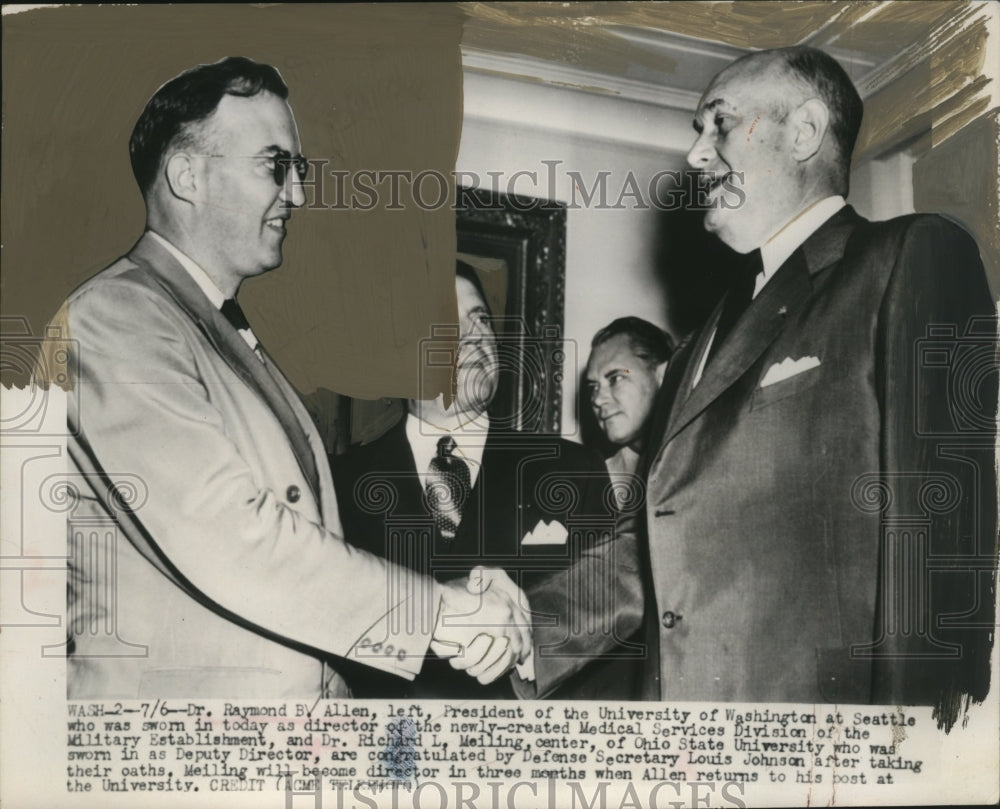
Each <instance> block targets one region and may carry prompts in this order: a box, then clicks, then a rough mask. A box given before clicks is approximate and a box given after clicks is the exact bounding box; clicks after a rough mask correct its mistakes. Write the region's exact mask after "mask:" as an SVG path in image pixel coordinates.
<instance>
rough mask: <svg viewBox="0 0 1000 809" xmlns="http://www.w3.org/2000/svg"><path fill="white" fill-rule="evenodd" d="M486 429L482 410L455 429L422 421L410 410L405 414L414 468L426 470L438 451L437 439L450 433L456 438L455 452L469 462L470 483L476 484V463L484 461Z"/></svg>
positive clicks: (486, 418) (488, 424)
mask: <svg viewBox="0 0 1000 809" xmlns="http://www.w3.org/2000/svg"><path fill="white" fill-rule="evenodd" d="M449 426H450V425H449ZM489 429H490V420H489V417H488V416H487V415H486V414H485V413H483V414H480V415H478V416H476V418H474V419H472V421H467V422H465V423H463V424H460V425H456V426H455V428H454V429H447V428H446V427H443V426H441V425H438V424H431V423H430V422H427V421H423V420H421V419H420V418H418V417H417V416H415V415H413V414H412V413H408V414H407V416H406V441H407V443H408V444H409V445H410V451H411V452H412V453H413V461H414V464H415V465H416V468H417V471H418V472H425V471H426V470H427V469H428V468H429V467H430V463H431V459H432V458H433V457H434V456H435V455H437V443H438V441H440V440H441V437H442V436H445V435H450V436H451V437H452V438H454V439H455V453H454V454H455V455H456V456H457V457H459V458H461V459H462V460H464V461H466V462H468V465H469V476H470V479H471V483H472V485H475V483H476V478H477V477H478V476H479V466H480V464H482V461H483V448H484V447H485V446H486V436H487V434H488V433H489Z"/></svg>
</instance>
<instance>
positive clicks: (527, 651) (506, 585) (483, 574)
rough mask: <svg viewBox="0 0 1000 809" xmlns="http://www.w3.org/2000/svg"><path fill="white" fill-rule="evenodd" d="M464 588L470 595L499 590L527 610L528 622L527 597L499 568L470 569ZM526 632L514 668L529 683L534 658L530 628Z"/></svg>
mask: <svg viewBox="0 0 1000 809" xmlns="http://www.w3.org/2000/svg"><path fill="white" fill-rule="evenodd" d="M466 587H467V589H468V591H469V592H470V593H479V592H482V591H483V590H487V589H499V590H500V591H501V592H504V593H506V594H507V595H508V596H510V598H511V599H512V600H513V601H514V602H515V603H517V604H520V605H522V606H523V607H524V609H525V610H528V620H529V621H530V616H531V612H530V608H529V605H528V596H527V595H525V593H524V591H523V590H521V588H520V587H518V586H517V585H516V584H514V580H513V579H511V577H510V576H508V575H507V572H506V571H504V570H502V569H501V568H498V567H490V568H487V567H482V566H481V565H478V566H476V567H474V568H472V571H471V572H470V573H469V583H468V585H466ZM528 630H529V631H528V632H527V635H526V637H522V639H523V640H524V642H525V643H526V646H525V647H524V649H523V650H522V652H521V656H520V657H519V658H518V659H517V665H516V668H517V673H518V674H519V675H520V677H521V679H522V680H529V681H530V680H534V679H535V658H534V654H533V653H532V646H531V631H530V626H529V627H528Z"/></svg>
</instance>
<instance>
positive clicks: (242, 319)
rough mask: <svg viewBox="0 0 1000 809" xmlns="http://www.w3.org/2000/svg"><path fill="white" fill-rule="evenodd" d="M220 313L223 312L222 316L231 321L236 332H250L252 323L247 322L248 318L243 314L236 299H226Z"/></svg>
mask: <svg viewBox="0 0 1000 809" xmlns="http://www.w3.org/2000/svg"><path fill="white" fill-rule="evenodd" d="M219 311H220V312H222V316H223V317H224V318H225V319H226V320H228V321H229V323H230V324H231V325H232V327H233V328H234V329H236V331H246V330H249V328H250V322H249V321H248V320H247V316H246V315H245V314H243V310H242V309H241V308H240V305H239V304H238V303H237V302H236V298H226V299H225V300H224V301H223V302H222V308H221V309H219Z"/></svg>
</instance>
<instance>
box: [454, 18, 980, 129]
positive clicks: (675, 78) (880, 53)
mask: <svg viewBox="0 0 1000 809" xmlns="http://www.w3.org/2000/svg"><path fill="white" fill-rule="evenodd" d="M461 5H462V8H463V11H464V12H465V15H466V22H465V29H464V34H463V39H462V52H463V63H464V66H465V69H466V70H467V71H473V72H481V73H487V74H494V75H502V76H504V77H507V78H520V79H524V80H528V81H533V82H539V81H540V82H544V83H548V84H554V85H559V86H564V87H570V88H573V89H577V90H581V91H586V92H590V93H606V94H612V95H615V96H619V97H622V98H626V99H632V100H640V101H645V102H648V103H655V104H659V105H663V106H669V107H673V108H676V109H685V110H693V109H694V108H695V106H696V104H697V101H698V98H699V96H700V93H701V91H702V90H704V88H705V87H706V86H707V84H708V82H709V80H710V79H711V78H712V76H714V75H715V74H716V73H717V72H718V71H719V70H720V69H721V68H722V67H724V66H725V65H726V64H728V63H729V62H731V61H732V60H733V59H734V58H736V57H737V56H739V55H741V54H743V53H746V52H748V51H751V50H757V49H762V48H772V47H780V46H785V45H792V44H809V45H814V46H817V47H821V48H823V49H824V50H827V51H828V52H830V53H831V54H832V55H834V56H835V57H836V58H837V59H838V60H840V61H841V63H842V64H843V65H844V67H845V68H846V69H847V71H848V73H849V74H850V75H851V78H852V79H853V80H854V81H855V83H856V84H857V85H858V87H859V89H860V90H861V93H862V96H866V97H867V96H868V95H871V94H872V93H874V92H876V91H877V90H878V89H879V87H880V86H881V84H882V83H883V82H884V81H885V80H886V79H885V77H886V76H887V75H889V74H893V73H895V72H898V71H894V70H893V69H892V67H893V65H894V64H896V63H898V62H899V61H900V60H901V59H904V58H905V56H906V54H908V53H911V54H912V53H914V52H919V51H920V50H921V48H925V47H926V44H927V43H928V42H929V41H930V40H931V39H932V37H933V36H934V35H935V34H936V33H939V32H940V31H941V29H942V27H947V26H949V25H952V24H956V23H957V22H960V18H961V17H963V16H966V15H968V14H969V13H970V9H971V8H972V7H973V6H975V5H976V4H970V3H968V2H952V1H949V2H934V1H931V2H914V1H913V0H894V1H890V2H843V1H840V2H827V1H825V0H824V1H822V2H819V1H815V0H813V1H810V0H803V1H802V2H775V1H774V0H737V1H736V2H689V1H688V0H671V2H582V3H568V2H564V3H520V2H514V3H463V4H461Z"/></svg>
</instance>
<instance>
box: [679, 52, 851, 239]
mask: <svg viewBox="0 0 1000 809" xmlns="http://www.w3.org/2000/svg"><path fill="white" fill-rule="evenodd" d="M860 122H861V100H860V98H859V97H858V94H857V92H856V91H855V90H854V87H853V85H852V84H851V82H850V79H849V78H848V77H847V75H846V74H845V73H844V71H843V69H842V68H841V67H840V66H839V65H838V64H837V63H836V61H834V60H833V59H832V58H831V57H829V56H827V55H826V54H824V53H823V52H822V51H817V50H815V49H814V48H798V47H797V48H784V49H781V50H773V51H762V52H760V53H754V54H750V55H748V56H745V57H743V58H741V59H739V60H737V61H736V62H734V63H733V64H731V65H730V66H729V67H727V68H726V69H725V70H723V71H722V72H721V73H719V75H718V76H716V77H715V78H714V79H713V80H712V83H711V84H710V85H709V87H708V89H707V90H706V91H705V94H704V95H703V96H702V99H701V105H700V107H699V110H698V113H697V115H696V118H695V122H694V125H695V130H696V131H697V132H698V133H699V137H698V139H697V141H696V142H695V144H694V146H693V147H692V148H691V151H690V152H689V153H688V162H689V163H690V164H691V166H692V167H694V168H696V169H699V170H700V171H702V172H704V173H706V174H708V175H709V176H710V177H711V179H712V181H713V185H712V186H711V189H710V192H709V203H710V209H709V210H708V212H707V214H706V217H705V226H706V228H708V229H709V230H710V231H712V232H714V233H716V234H717V235H718V236H719V238H720V239H722V241H724V242H725V243H726V244H728V245H729V246H730V247H732V248H733V249H735V250H737V251H739V252H744V253H745V252H748V251H750V250H753V249H755V248H758V247H760V246H761V245H762V244H763V243H764V242H765V241H767V239H769V238H770V237H771V236H773V235H774V234H775V233H776V232H777V230H779V229H780V228H781V227H782V226H784V225H785V224H786V223H787V222H789V221H790V220H791V219H792V218H794V217H795V216H796V215H797V214H798V213H799V212H801V211H802V210H804V209H805V208H807V207H808V206H809V205H811V204H813V203H815V202H817V201H819V200H820V199H822V198H824V197H827V196H831V195H834V194H841V195H846V193H847V188H848V177H849V172H850V155H851V151H852V149H853V147H854V141H855V140H856V138H857V133H858V129H859V127H860ZM733 189H736V191H737V192H738V193H737V194H736V198H735V199H734V198H733V197H728V196H727V192H728V191H732V190H733Z"/></svg>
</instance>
